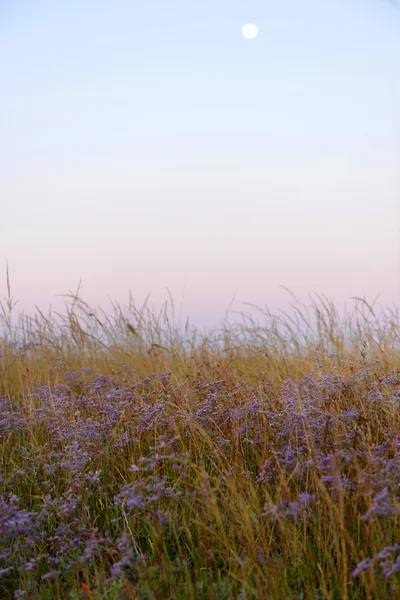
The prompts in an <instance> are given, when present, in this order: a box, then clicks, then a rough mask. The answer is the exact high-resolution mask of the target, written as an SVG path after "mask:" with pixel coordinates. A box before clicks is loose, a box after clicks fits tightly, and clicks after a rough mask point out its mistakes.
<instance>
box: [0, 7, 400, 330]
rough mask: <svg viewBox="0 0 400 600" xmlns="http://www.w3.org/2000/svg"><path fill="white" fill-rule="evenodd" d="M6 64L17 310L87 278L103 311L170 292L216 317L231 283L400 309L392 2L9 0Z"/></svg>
mask: <svg viewBox="0 0 400 600" xmlns="http://www.w3.org/2000/svg"><path fill="white" fill-rule="evenodd" d="M248 22H254V23H256V24H257V25H258V27H259V35H258V37H257V38H256V39H255V40H253V41H248V40H245V39H244V38H243V37H242V35H241V28H242V25H243V24H244V23H248ZM0 57H1V59H0V82H1V93H0V115H1V117H0V202H1V220H0V261H1V262H2V263H3V265H4V263H5V259H6V258H7V259H8V262H9V266H10V272H11V277H12V284H13V289H14V296H15V297H17V298H19V299H20V306H21V308H26V309H28V310H29V309H30V308H31V307H32V306H33V305H34V304H39V305H40V306H41V307H46V306H48V305H49V304H50V303H51V304H52V305H53V306H57V302H59V299H55V294H60V293H65V292H67V291H68V290H69V289H73V288H76V285H77V283H78V281H79V279H80V278H81V277H82V279H83V286H84V288H83V296H84V297H85V298H86V299H88V300H89V301H92V302H94V303H98V304H102V305H103V304H104V300H105V299H106V296H107V295H108V296H110V297H112V298H116V299H118V300H120V301H121V302H123V301H125V300H127V295H128V291H129V289H130V290H131V291H132V294H133V296H134V297H137V298H138V299H142V298H144V297H145V296H146V295H147V293H148V292H152V293H153V297H154V299H155V303H157V301H158V300H160V299H161V297H164V295H165V294H164V288H165V286H168V287H169V288H170V289H171V291H172V293H173V295H174V296H176V297H177V299H178V301H179V299H180V297H181V295H182V293H184V294H185V300H184V307H185V309H186V312H187V313H188V314H189V315H191V316H192V317H193V320H194V321H196V320H197V322H199V323H200V322H201V323H207V324H212V323H214V322H215V321H218V319H219V317H220V316H221V315H223V313H224V309H225V308H227V306H228V305H229V303H230V300H231V298H232V296H233V294H235V295H236V299H237V304H236V307H240V303H241V302H246V301H248V302H254V303H256V304H261V305H262V304H268V305H272V306H278V305H279V304H280V302H281V301H282V298H283V295H282V294H283V293H282V291H281V290H280V289H279V287H278V286H279V284H283V285H286V286H287V287H289V288H291V289H293V291H294V292H295V293H297V294H299V296H302V295H305V294H307V293H311V292H313V291H317V292H322V293H326V294H327V295H328V296H329V297H332V298H334V297H337V298H338V299H343V298H348V297H350V296H352V295H363V293H367V296H368V297H371V296H373V297H374V296H375V295H376V294H378V293H380V292H382V297H383V298H384V299H385V300H387V301H389V302H391V301H393V300H394V301H396V302H397V303H398V300H399V291H400V287H399V283H400V270H399V227H398V218H399V214H398V208H397V198H398V181H397V179H396V178H397V175H396V170H398V167H399V165H398V162H399V107H400V90H399V84H398V73H399V72H400V11H399V10H397V9H396V8H394V7H393V5H391V4H390V3H389V2H385V1H384V0H331V1H330V2H328V1H323V2H321V0H286V1H285V2H282V1H279V2H278V1H267V0H242V1H238V0H212V1H210V2H205V1H200V0H197V1H193V0H162V1H161V0H157V1H155V0H146V1H145V2H138V1H135V0H130V1H128V0H114V1H113V2H104V1H99V0H97V1H94V0H85V1H84V2H83V1H82V0H79V1H78V0H69V1H68V2H67V1H64V2H61V1H60V2H56V1H54V0H51V1H50V0H47V1H44V0H22V1H19V2H17V3H16V2H12V1H11V0H5V1H3V2H2V4H1V8H0ZM0 286H1V288H0V289H1V290H2V291H3V290H4V289H5V277H2V279H1V280H0ZM3 293H4V291H3Z"/></svg>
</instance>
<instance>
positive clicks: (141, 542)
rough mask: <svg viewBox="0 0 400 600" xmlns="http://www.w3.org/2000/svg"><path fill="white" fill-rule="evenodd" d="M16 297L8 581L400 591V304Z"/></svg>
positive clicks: (6, 410) (6, 365)
mask: <svg viewBox="0 0 400 600" xmlns="http://www.w3.org/2000/svg"><path fill="white" fill-rule="evenodd" d="M66 298H67V300H66V308H65V313H64V314H61V313H53V312H51V311H49V313H48V314H43V313H42V312H41V311H40V310H39V309H37V312H36V314H34V315H33V316H30V315H26V314H19V315H15V309H16V305H15V302H14V300H13V298H12V294H11V286H10V280H9V276H8V272H7V278H6V294H5V298H4V299H3V301H2V302H1V304H0V311H1V315H0V319H1V324H2V337H1V340H0V399H1V406H0V435H1V446H0V457H1V463H0V465H1V483H0V504H1V506H0V531H1V536H2V537H0V574H1V575H0V597H1V598H13V597H15V598H19V597H20V598H25V597H26V598H74V599H76V598H115V599H117V598H118V599H119V598H156V599H160V598H207V599H208V598H215V599H217V598H218V599H220V598H226V599H229V598H249V599H250V598H259V599H262V600H264V599H271V600H274V599H278V598H279V599H280V598H293V599H295V598H296V599H300V598H304V599H305V598H310V599H311V598H312V599H315V598H321V599H322V598H324V599H328V598H329V599H348V600H350V599H359V598H376V599H382V600H386V599H388V598H398V597H400V585H399V571H400V527H399V514H398V513H399V508H400V504H399V490H400V434H399V432H400V428H399V426H400V419H399V403H400V378H399V376H398V369H399V332H400V329H399V319H398V316H399V315H398V311H397V309H396V308H392V309H384V310H383V311H381V312H380V313H377V309H376V307H375V303H373V304H372V305H370V304H368V303H367V301H366V300H365V299H361V298H359V299H354V301H353V306H352V309H351V311H350V312H347V309H346V313H345V315H344V316H340V315H339V313H338V311H337V310H336V308H335V306H334V304H333V303H332V302H329V301H328V300H327V299H326V298H325V297H323V296H318V295H316V296H315V298H311V297H310V306H305V305H303V304H301V303H300V302H299V301H298V300H297V298H295V297H293V302H292V304H291V307H292V314H289V313H281V314H279V315H274V314H271V313H270V311H269V310H268V309H267V308H265V309H259V319H260V320H258V319H256V318H255V317H254V316H250V315H246V314H239V317H240V319H239V321H238V322H237V323H236V324H233V325H232V324H230V323H229V322H228V321H227V320H224V321H223V322H222V323H221V326H220V327H219V328H218V329H215V330H212V331H199V330H197V329H196V328H195V327H193V326H192V325H190V323H189V322H186V324H185V325H184V326H183V327H181V326H180V325H179V324H177V323H176V315H175V308H174V303H173V299H172V298H170V299H169V301H168V302H166V303H165V304H164V306H163V307H162V309H161V310H160V311H159V312H158V313H157V312H155V311H153V310H151V309H150V308H149V307H148V303H147V302H145V303H144V305H143V306H141V307H140V308H137V307H136V306H135V304H134V301H133V299H132V298H130V300H129V303H128V306H124V307H121V306H119V305H118V304H115V303H114V304H113V305H112V311H111V314H108V313H107V314H106V312H105V311H103V310H101V309H100V308H98V307H96V308H92V307H90V306H89V305H88V304H87V303H86V302H85V301H84V300H83V299H82V298H81V297H80V295H79V289H78V291H77V292H76V293H70V294H68V295H67V297H66Z"/></svg>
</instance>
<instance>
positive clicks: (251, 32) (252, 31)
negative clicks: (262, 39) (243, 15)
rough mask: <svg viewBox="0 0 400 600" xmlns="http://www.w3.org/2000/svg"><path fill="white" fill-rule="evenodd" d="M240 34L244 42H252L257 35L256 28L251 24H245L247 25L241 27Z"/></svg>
mask: <svg viewBox="0 0 400 600" xmlns="http://www.w3.org/2000/svg"><path fill="white" fill-rule="evenodd" d="M242 33H243V35H244V37H245V38H246V40H254V38H255V37H257V34H258V27H257V25H254V24H253V23H247V25H243V28H242Z"/></svg>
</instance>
